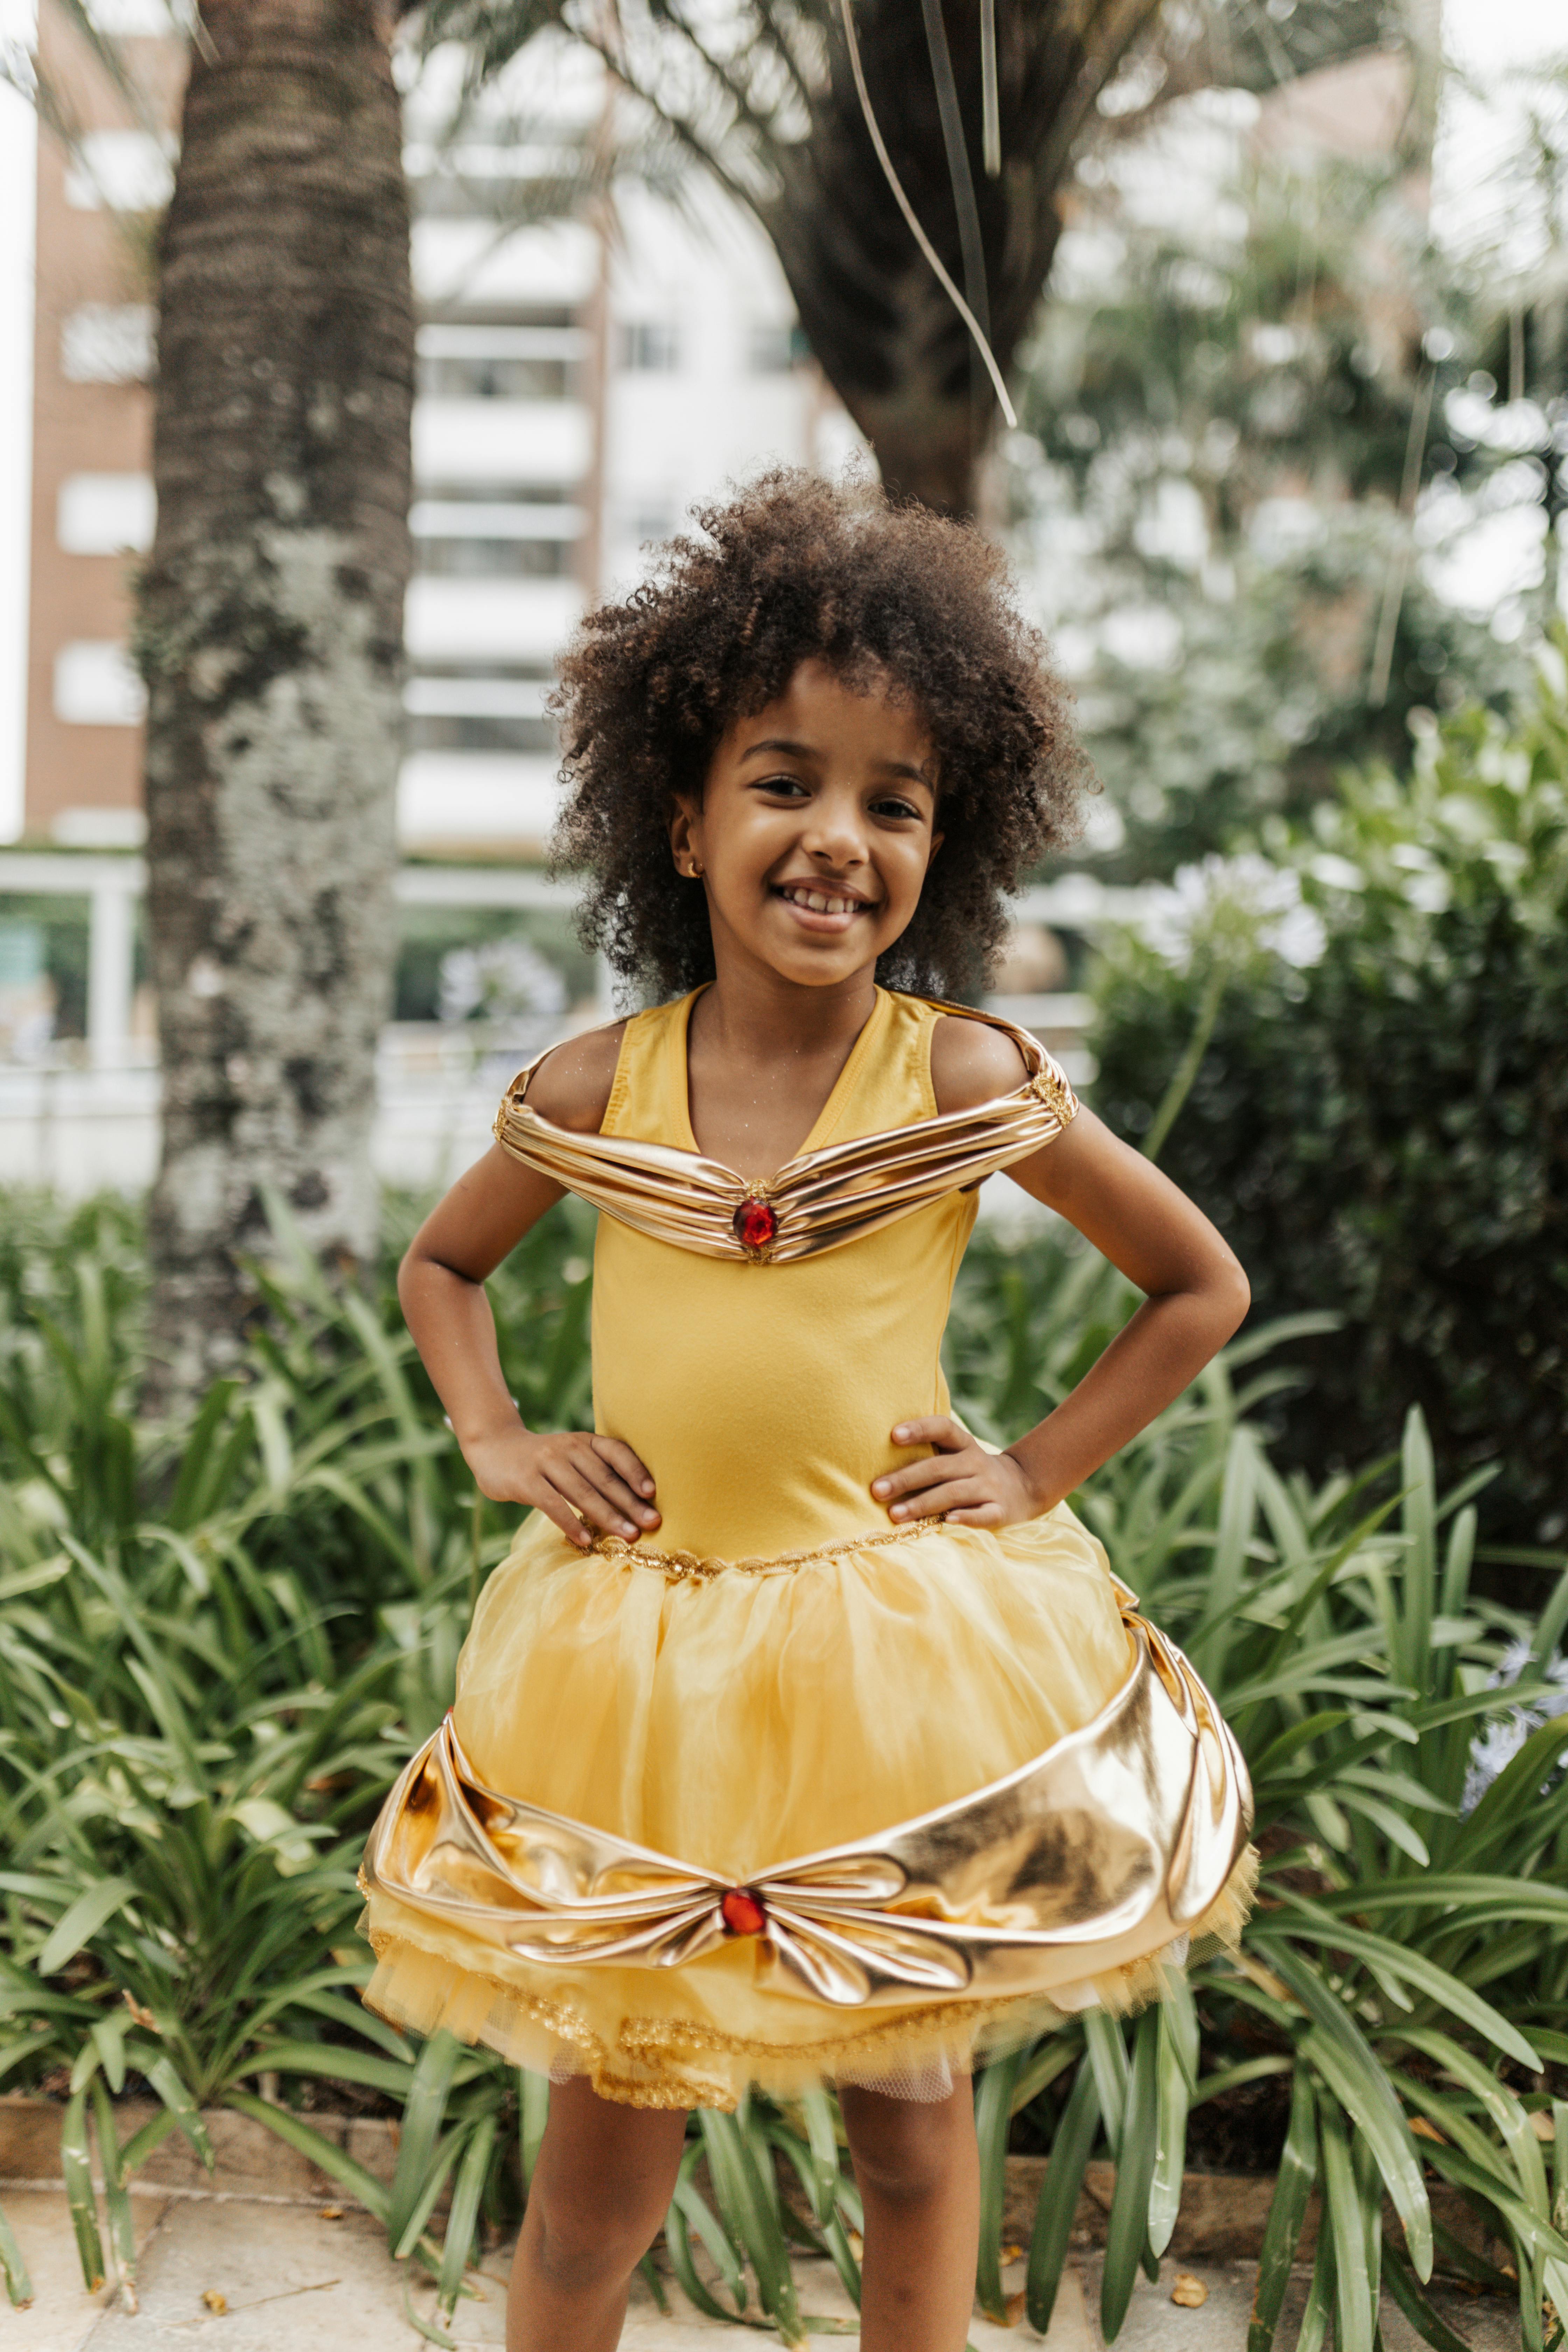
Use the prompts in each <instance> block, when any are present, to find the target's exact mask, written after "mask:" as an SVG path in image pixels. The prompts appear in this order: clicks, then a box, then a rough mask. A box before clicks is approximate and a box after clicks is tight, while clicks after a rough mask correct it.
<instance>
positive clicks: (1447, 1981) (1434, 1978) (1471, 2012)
mask: <svg viewBox="0 0 1568 2352" xmlns="http://www.w3.org/2000/svg"><path fill="white" fill-rule="evenodd" d="M1316 1908H1317V1906H1315V1905H1312V1906H1309V1905H1307V1904H1305V1903H1302V1902H1301V1901H1300V1899H1298V1901H1297V1902H1296V1903H1295V1904H1293V1905H1292V1906H1291V1907H1290V1909H1289V1911H1287V1912H1283V1913H1280V1914H1278V1915H1277V1916H1279V1918H1280V1920H1281V1924H1282V1925H1283V1926H1285V1927H1287V1928H1288V1929H1289V1933H1290V1934H1291V1935H1292V1936H1295V1937H1300V1938H1302V1939H1303V1940H1304V1941H1308V1942H1310V1943H1316V1944H1327V1945H1329V1946H1331V1948H1333V1949H1334V1950H1336V1951H1341V1952H1351V1953H1353V1954H1354V1955H1355V1957H1356V1958H1358V1959H1365V1960H1368V1961H1369V1962H1375V1963H1376V1964H1377V1965H1378V1966H1379V1967H1380V1968H1383V1969H1387V1970H1388V1972H1389V1974H1390V1975H1391V1976H1395V1977H1402V1978H1403V1979H1404V1980H1405V1983H1406V1984H1411V1985H1414V1986H1415V1988H1416V1990H1418V1991H1420V1992H1424V1993H1426V1995H1427V1996H1428V1998H1429V1999H1431V2000H1436V2001H1438V2002H1440V2003H1441V2004H1442V2006H1443V2007H1444V2008H1445V2009H1447V2011H1450V2013H1451V2014H1452V2015H1453V2016H1455V2017H1458V2018H1461V2019H1462V2020H1463V2021H1464V2022H1465V2024H1467V2025H1468V2026H1471V2027H1473V2028H1474V2030H1475V2032H1478V2033H1483V2034H1485V2036H1486V2038H1487V2040H1488V2041H1489V2042H1495V2043H1496V2045H1497V2047H1498V2048H1499V2049H1500V2050H1501V2051H1504V2052H1506V2053H1507V2055H1508V2056H1509V2057H1510V2058H1516V2059H1517V2060H1518V2061H1519V2063H1520V2064H1521V2066H1525V2067H1528V2069H1529V2070H1530V2072H1531V2074H1540V2072H1541V2059H1540V2057H1539V2056H1538V2054H1537V2053H1536V2052H1535V2050H1534V2049H1533V2048H1532V2047H1531V2044H1530V2042H1528V2041H1527V2040H1526V2038H1525V2036H1524V2035H1523V2034H1522V2033H1521V2032H1520V2030H1519V2028H1518V2027H1517V2026H1516V2025H1512V2024H1510V2021H1509V2020H1508V2019H1507V2018H1506V2017H1504V2016H1502V2015H1501V2014H1500V2012H1499V2011H1497V2010H1495V2009H1494V2008H1493V2007H1492V2005H1491V2003H1490V2001H1488V2000H1482V1999H1481V1997H1480V1995H1479V1993H1477V1992H1472V1991H1471V1990H1470V1989H1469V1987H1468V1985H1465V1984H1462V1983H1461V1982H1460V1980H1459V1979H1458V1977H1456V1976H1453V1975H1451V1974H1450V1973H1449V1971H1448V1970H1447V1969H1440V1968H1438V1967H1437V1966H1436V1964H1435V1962H1433V1961H1431V1960H1429V1959H1427V1958H1426V1956H1425V1954H1424V1953H1421V1952H1418V1951H1415V1949H1414V1948H1412V1947H1410V1946H1409V1945H1406V1944H1396V1943H1394V1941H1393V1940H1392V1939H1391V1938H1390V1937H1386V1936H1373V1935H1370V1934H1368V1933H1367V1932H1366V1930H1365V1929H1363V1928H1361V1927H1350V1926H1348V1925H1347V1924H1346V1923H1345V1922H1344V1921H1342V1920H1339V1919H1335V1918H1332V1917H1331V1916H1324V1917H1323V1918H1322V1920H1321V1922H1320V1921H1318V1920H1317V1919H1315V1918H1313V1917H1312V1916H1311V1913H1312V1912H1313V1911H1314V1910H1315V1909H1316Z"/></svg>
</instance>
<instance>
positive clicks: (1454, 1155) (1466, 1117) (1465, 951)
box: [1094, 629, 1568, 1545]
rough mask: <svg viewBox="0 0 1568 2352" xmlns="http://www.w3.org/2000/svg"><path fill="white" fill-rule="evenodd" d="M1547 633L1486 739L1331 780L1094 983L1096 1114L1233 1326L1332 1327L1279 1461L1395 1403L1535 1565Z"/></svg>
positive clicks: (1556, 981)
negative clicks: (1204, 1239)
mask: <svg viewBox="0 0 1568 2352" xmlns="http://www.w3.org/2000/svg"><path fill="white" fill-rule="evenodd" d="M1565 656H1568V633H1564V632H1563V630H1562V629H1559V630H1557V632H1556V633H1555V635H1554V636H1553V638H1552V642H1551V643H1550V645H1549V646H1547V647H1546V648H1545V649H1544V651H1543V652H1542V655H1541V656H1540V663H1539V679H1538V684H1537V687H1536V689H1535V692H1534V694H1533V696H1532V697H1531V698H1529V699H1528V700H1527V701H1525V702H1524V703H1523V704H1522V705H1521V707H1520V708H1519V709H1518V710H1517V711H1516V712H1514V713H1513V714H1512V715H1511V716H1510V717H1508V718H1502V717H1500V716H1498V715H1497V714H1496V713H1494V712H1492V711H1489V709H1486V708H1485V707H1483V706H1481V705H1479V704H1470V705H1468V706H1467V707H1465V708H1464V709H1460V710H1458V711H1457V712H1455V713H1454V714H1453V715H1451V716H1449V717H1447V718H1445V719H1442V720H1440V721H1439V720H1436V719H1431V720H1429V721H1428V722H1427V724H1426V726H1425V727H1424V728H1423V729H1422V730H1421V732H1420V733H1419V735H1418V738H1417V740H1416V744H1415V753H1414V757H1413V758H1412V759H1411V760H1410V761H1409V762H1408V763H1407V764H1406V766H1405V771H1404V772H1395V771H1394V769H1393V768H1392V767H1389V766H1387V765H1383V764H1379V765H1377V766H1373V767H1370V768H1367V769H1363V770H1361V771H1357V772H1351V773H1349V774H1347V775H1346V776H1345V777H1344V778H1343V779H1342V782H1341V784H1340V786H1339V788H1338V790H1337V792H1336V793H1334V794H1333V796H1332V797H1331V798H1326V799H1323V800H1321V801H1319V802H1318V803H1316V804H1315V806H1314V807H1313V808H1312V810H1311V812H1310V816H1308V817H1307V818H1306V819H1305V820H1302V821H1299V822H1296V823H1291V822H1289V821H1287V820H1286V819H1284V818H1277V819H1275V820H1273V821H1271V822H1270V823H1269V824H1268V825H1267V826H1266V827H1264V828H1262V829H1261V831H1260V834H1259V835H1258V839H1259V841H1260V842H1261V844H1262V845H1263V846H1264V847H1266V848H1267V851H1268V856H1267V857H1264V856H1260V855H1259V854H1258V852H1256V851H1254V852H1252V853H1249V854H1246V855H1242V856H1234V857H1231V858H1229V859H1226V858H1221V857H1213V858H1211V859H1210V860H1209V861H1208V862H1207V864H1206V865H1205V866H1194V867H1191V868H1189V869H1187V870H1186V872H1185V873H1184V875H1183V877H1182V878H1181V887H1179V888H1178V890H1177V891H1175V892H1174V893H1173V894H1172V897H1171V899H1170V901H1169V903H1168V905H1167V907H1166V908H1165V911H1164V914H1163V917H1162V918H1161V919H1158V920H1156V922H1155V923H1154V924H1153V925H1152V927H1151V928H1150V929H1149V930H1148V932H1147V934H1146V936H1145V937H1143V938H1142V939H1134V938H1133V937H1131V935H1128V936H1126V937H1124V938H1123V939H1122V940H1121V942H1120V944H1118V945H1116V946H1115V947H1113V948H1112V949H1111V950H1110V952H1109V953H1108V954H1107V956H1106V958H1105V960H1104V963H1103V968H1102V971H1101V972H1100V978H1099V981H1098V983H1097V1026H1096V1029H1095V1032H1094V1050H1095V1053H1096V1055H1097V1056H1098V1059H1099V1066H1100V1075H1099V1078H1098V1081H1097V1083H1096V1087H1095V1091H1094V1098H1095V1101H1096V1104H1097V1106H1098V1108H1100V1111H1101V1112H1102V1113H1103V1115H1104V1116H1105V1117H1106V1118H1109V1119H1110V1123H1111V1124H1112V1126H1113V1127H1115V1128H1117V1129H1119V1130H1120V1131H1121V1133H1123V1134H1125V1135H1127V1136H1129V1137H1131V1138H1132V1139H1134V1140H1147V1139H1149V1138H1150V1136H1151V1132H1152V1128H1153V1126H1154V1123H1155V1122H1156V1120H1157V1118H1158V1117H1159V1106H1160V1104H1161V1101H1162V1098H1163V1097H1164V1095H1165V1093H1166V1089H1167V1087H1168V1086H1169V1084H1170V1080H1171V1074H1172V1071H1173V1068H1175V1067H1176V1066H1178V1065H1179V1064H1180V1063H1181V1062H1182V1061H1183V1057H1184V1055H1187V1056H1189V1058H1191V1057H1192V1056H1193V1055H1194V1052H1195V1066H1193V1067H1192V1069H1191V1073H1190V1075H1191V1087H1190V1091H1189V1092H1188V1093H1187V1094H1186V1096H1185V1099H1184V1102H1183V1104H1182V1107H1181V1108H1180V1110H1179V1112H1177V1114H1176V1116H1175V1118H1174V1120H1173V1123H1172V1124H1171V1126H1170V1128H1169V1132H1168V1134H1167V1135H1166V1136H1165V1137H1164V1138H1163V1139H1162V1140H1161V1142H1160V1158H1161V1162H1162V1165H1163V1166H1164V1167H1165V1168H1166V1169H1167V1170H1168V1171H1169V1172H1170V1174H1171V1175H1172V1176H1173V1178H1174V1179H1175V1181H1176V1182H1177V1183H1179V1184H1180V1185H1182V1186H1183V1188H1184V1190H1185V1191H1187V1192H1190V1193H1191V1194H1192V1195H1193V1197H1194V1199H1195V1200H1197V1201H1198V1202H1200V1203H1201V1204H1202V1206H1203V1207H1204V1208H1205V1210H1206V1211H1207V1212H1208V1213H1209V1214H1210V1215H1211V1216H1212V1217H1213V1218H1214V1219H1215V1222H1216V1223H1218V1224H1219V1226H1220V1227H1221V1229H1222V1230H1223V1231H1224V1232H1225V1233H1226V1236H1227V1237H1228V1239H1229V1240H1230V1241H1231V1243H1232V1244H1233V1246H1234V1247H1235V1248H1236V1250H1237V1253H1238V1255H1240V1257H1241V1259H1242V1262H1243V1264H1244V1265H1246V1266H1247V1270H1248V1273H1249V1275H1250V1276H1251V1280H1252V1286H1253V1297H1254V1301H1255V1309H1254V1311H1255V1314H1257V1315H1258V1316H1261V1317H1263V1318H1268V1317H1270V1316H1273V1315H1277V1314H1279V1313H1280V1312H1289V1311H1291V1310H1293V1309H1296V1308H1300V1307H1308V1306H1313V1305H1319V1304H1321V1303H1323V1302H1329V1303H1331V1305H1332V1306H1333V1307H1334V1309H1335V1311H1336V1314H1337V1315H1338V1316H1339V1317H1340V1318H1342V1321H1341V1324H1340V1328H1338V1329H1337V1330H1336V1331H1335V1332H1334V1333H1333V1335H1332V1336H1326V1335H1325V1336H1323V1337H1321V1338H1319V1339H1314V1340H1307V1341H1304V1342H1303V1343H1302V1347H1301V1360H1302V1363H1303V1366H1304V1367H1305V1368H1306V1369H1307V1370H1309V1371H1310V1380H1309V1381H1308V1384H1307V1385H1306V1387H1305V1388H1304V1390H1303V1391H1302V1392H1301V1393H1300V1395H1299V1396H1297V1397H1295V1398H1294V1399H1293V1400H1292V1402H1291V1404H1290V1408H1289V1412H1288V1413H1287V1414H1284V1415H1282V1416H1281V1419H1280V1423H1279V1435H1278V1444H1279V1452H1280V1456H1281V1458H1282V1459H1283V1460H1286V1461H1289V1462H1292V1463H1297V1464H1302V1465H1307V1464H1310V1465H1313V1467H1314V1468H1315V1469H1317V1470H1320V1471H1321V1469H1323V1468H1325V1467H1328V1466H1330V1465H1333V1464H1336V1463H1338V1464H1341V1465H1346V1464H1353V1463H1355V1462H1357V1461H1359V1460H1361V1459H1363V1458H1364V1456H1365V1454H1367V1453H1368V1452H1369V1451H1371V1450H1373V1449H1375V1448H1377V1447H1380V1446H1384V1445H1387V1444H1393V1443H1394V1441H1395V1439H1396V1438H1397V1434H1398V1430H1399V1426H1400V1423H1401V1422H1402V1420H1403V1417H1404V1414H1405V1411H1406V1409H1407V1408H1408V1406H1409V1405H1410V1404H1412V1403H1418V1404H1419V1405H1420V1407H1421V1410H1422V1412H1423V1413H1424V1415H1425V1416H1426V1423H1427V1425H1428V1427H1429V1429H1430V1431H1431V1433H1432V1437H1433V1442H1434V1444H1435V1445H1436V1451H1437V1457H1438V1462H1439V1465H1440V1469H1441V1473H1442V1475H1443V1476H1444V1478H1445V1479H1447V1480H1454V1479H1458V1478H1460V1477H1463V1476H1464V1475H1467V1474H1468V1471H1470V1470H1471V1469H1472V1468H1474V1467H1475V1466H1476V1465H1478V1464H1479V1463H1481V1462H1486V1461H1494V1462H1496V1463H1497V1464H1498V1465H1500V1476H1499V1478H1498V1480H1497V1483H1496V1485H1495V1486H1493V1487H1492V1488H1491V1489H1490V1490H1489V1494H1488V1496H1486V1498H1485V1500H1484V1503H1483V1514H1484V1518H1485V1523H1486V1525H1487V1527H1488V1528H1489V1532H1490V1533H1491V1534H1493V1535H1494V1536H1497V1537H1499V1538H1501V1537H1504V1536H1506V1537H1508V1538H1510V1539H1511V1540H1512V1541H1513V1542H1514V1543H1515V1544H1525V1545H1529V1544H1530V1543H1531V1542H1536V1543H1546V1544H1553V1543H1556V1542H1558V1541H1560V1539H1561V1538H1562V1536H1563V1528H1564V1524H1565V1515H1564V1498H1563V1485H1562V1475H1561V1462H1562V1445H1563V1433H1564V1430H1565V1428H1568V1354H1565V1351H1564V1339H1563V1333H1564V1329H1565V1328H1568V944H1565V942H1568V929H1565V917H1568V661H1565Z"/></svg>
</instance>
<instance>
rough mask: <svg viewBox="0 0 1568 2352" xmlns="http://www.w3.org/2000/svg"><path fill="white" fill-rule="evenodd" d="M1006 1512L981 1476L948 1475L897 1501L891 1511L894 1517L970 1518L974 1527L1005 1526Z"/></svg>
mask: <svg viewBox="0 0 1568 2352" xmlns="http://www.w3.org/2000/svg"><path fill="white" fill-rule="evenodd" d="M1004 1516H1005V1514H1004V1512H1003V1509H1002V1506H1001V1504H1000V1503H999V1502H998V1501H997V1500H996V1498H995V1496H993V1495H988V1494H987V1493H986V1491H985V1488H984V1485H983V1484H982V1482H981V1481H980V1480H979V1479H978V1478H947V1479H942V1480H941V1481H939V1482H938V1483H937V1484H935V1485H933V1486H927V1487H925V1488H923V1489H922V1490H921V1492H920V1493H919V1494H915V1495H911V1496H909V1497H908V1498H907V1499H906V1500H905V1501H903V1502H901V1503H895V1504H894V1505H893V1507H892V1508H891V1510H890V1511H889V1514H888V1517H889V1518H890V1519H899V1520H910V1521H913V1520H915V1519H940V1518H947V1519H952V1520H959V1521H963V1520H967V1521H968V1522H969V1523H970V1525H971V1526H973V1527H981V1528H994V1527H998V1526H1000V1525H1001V1523H1002V1520H1003V1517H1004Z"/></svg>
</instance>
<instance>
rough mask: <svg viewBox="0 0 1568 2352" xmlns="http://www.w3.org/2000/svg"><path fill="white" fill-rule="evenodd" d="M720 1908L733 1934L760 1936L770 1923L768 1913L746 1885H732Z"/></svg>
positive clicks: (725, 1923) (726, 1924) (726, 1925)
mask: <svg viewBox="0 0 1568 2352" xmlns="http://www.w3.org/2000/svg"><path fill="white" fill-rule="evenodd" d="M719 1908H720V1910H721V1912H722V1913H723V1915H724V1925H725V1927H728V1929H729V1930H730V1933H731V1935H732V1936H760V1935H761V1934H762V1932H763V1928H764V1927H766V1926H767V1923H768V1919H767V1913H766V1912H765V1911H764V1910H763V1906H762V1905H761V1904H760V1903H759V1902H758V1900H757V1898H756V1896H755V1895H752V1894H751V1893H750V1892H749V1891H748V1890H747V1889H746V1888H745V1887H744V1886H731V1889H730V1891H729V1893H728V1894H727V1895H725V1897H724V1899H723V1901H722V1902H721V1904H720V1906H719Z"/></svg>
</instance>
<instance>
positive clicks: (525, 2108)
mask: <svg viewBox="0 0 1568 2352" xmlns="http://www.w3.org/2000/svg"><path fill="white" fill-rule="evenodd" d="M517 2081H518V2101H517V2130H518V2154H519V2157H520V2158H521V2164H522V2193H523V2195H524V2196H525V2197H526V2196H527V2194H528V2192H529V2190H530V2189H531V2188H532V2186H533V2168H534V2166H535V2165H536V2164H537V2163H538V2162H539V2151H540V2148H541V2147H542V2146H543V2143H544V2126H545V2125H546V2124H547V2123H548V2122H549V2120H550V2081H549V2077H548V2076H547V2075H544V2074H532V2073H531V2072H530V2070H529V2068H528V2067H526V2066H520V2067H519V2068H518V2070H517Z"/></svg>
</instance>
